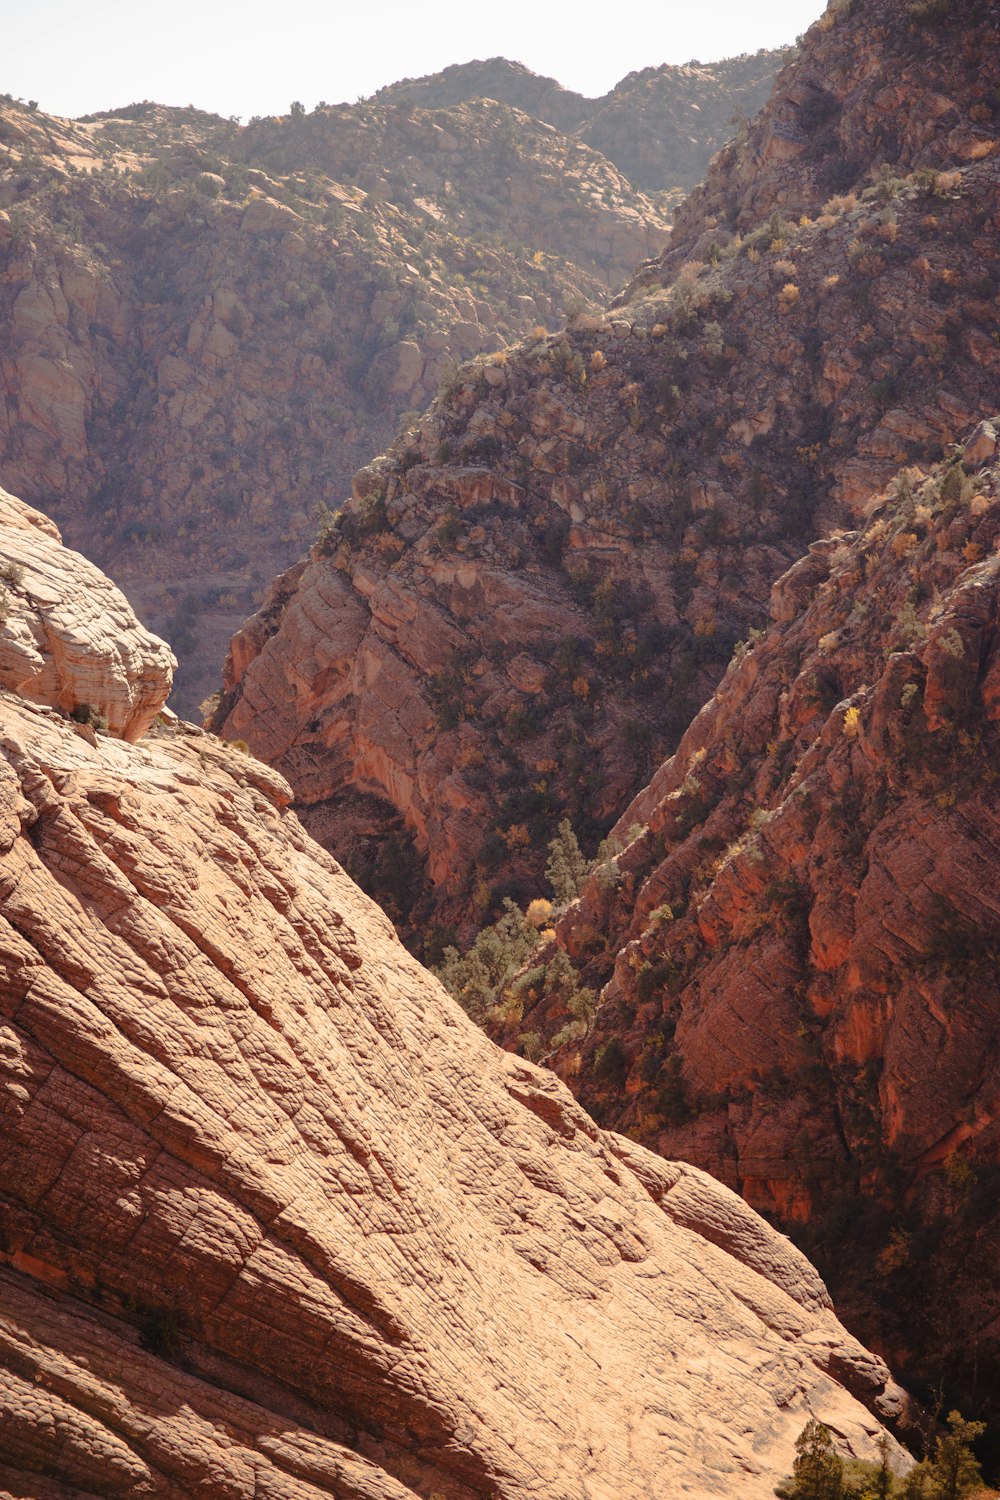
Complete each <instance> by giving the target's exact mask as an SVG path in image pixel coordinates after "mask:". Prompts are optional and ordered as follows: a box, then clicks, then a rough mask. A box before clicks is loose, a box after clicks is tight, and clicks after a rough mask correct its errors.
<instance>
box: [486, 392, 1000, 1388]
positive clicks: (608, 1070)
mask: <svg viewBox="0 0 1000 1500" xmlns="http://www.w3.org/2000/svg"><path fill="white" fill-rule="evenodd" d="M995 425H996V424H995V420H994V421H990V422H986V423H984V424H982V425H981V426H980V427H979V429H978V430H977V432H976V434H975V435H974V436H973V438H972V440H971V441H970V442H969V443H968V444H967V445H966V447H965V448H964V450H959V454H958V455H957V456H956V458H955V460H954V461H953V462H952V463H951V464H950V465H948V466H947V467H941V468H937V469H934V470H931V471H929V472H927V473H924V472H921V471H920V470H919V469H916V468H909V469H906V470H904V471H903V473H902V475H901V477H900V478H899V479H898V480H897V481H895V482H894V483H893V485H892V486H891V487H890V489H889V491H888V493H887V494H883V495H881V496H879V497H876V499H875V500H874V501H873V503H872V505H871V506H870V507H869V509H868V511H867V513H866V517H865V520H864V521H863V522H862V524H861V526H860V527H859V529H858V530H856V531H851V532H846V533H842V534H841V535H839V536H835V537H833V538H831V539H828V540H827V541H826V542H825V543H823V544H820V545H818V546H817V547H816V548H815V549H814V550H813V551H812V553H811V554H810V556H809V557H808V558H807V559H804V560H803V561H802V562H800V563H799V564H797V565H796V566H795V567H793V568H792V569H791V570H790V571H789V572H788V573H787V574H786V575H785V576H784V578H783V579H781V580H779V582H778V583H777V585H776V586H775V590H774V595H773V612H774V616H775V622H776V623H774V624H773V625H772V626H771V628H770V629H769V630H768V631H767V633H766V634H765V635H764V636H763V638H762V639H761V640H759V641H758V642H757V643H756V644H755V645H754V646H753V648H752V649H751V650H749V651H745V652H743V653H742V654H738V655H737V657H736V659H735V660H734V661H733V663H732V665H731V666H730V668H729V671H728V672H727V674H726V676H725V678H724V680H723V682H722V684H721V686H720V688H719V690H718V692H717V694H716V695H715V697H714V698H713V699H712V700H711V701H710V702H709V703H708V704H707V705H706V706H705V707H704V708H703V709H702V711H701V713H700V714H699V715H698V717H697V718H696V719H695V720H694V723H693V724H692V725H691V727H690V729H689V730H688V732H687V734H686V735H685V736H684V739H683V740H682V742H681V745H680V748H679V750H678V752H677V754H676V755H675V756H674V757H672V758H671V759H670V760H669V761H667V762H666V763H665V764H664V765H663V766H662V767H661V769H660V770H659V771H658V772H657V774H656V776H655V777H654V778H653V780H652V782H651V783H650V785H649V786H648V787H647V788H646V789H645V790H644V791H643V792H642V793H641V794H640V796H639V797H638V798H637V799H636V801H635V802H634V803H633V805H632V806H631V807H630V808H629V809H627V810H626V811H625V813H624V814H623V816H622V818H621V820H620V822H619V825H618V829H617V832H618V834H619V837H620V839H621V840H622V842H623V843H626V844H627V847H625V848H624V849H623V851H622V852H621V854H620V855H619V856H618V857H617V858H616V859H613V860H612V861H611V862H610V864H609V865H608V866H606V867H605V868H604V869H603V870H602V871H599V872H597V874H596V875H595V876H594V878H592V880H591V881H590V882H589V883H588V885H587V887H586V889H585V891H584V893H583V896H582V897H581V899H580V901H578V902H577V903H575V904H574V905H573V906H571V907H570V908H569V910H568V911H567V912H566V913H565V915H564V916H563V917H562V919H561V921H560V922H559V924H558V928H557V935H556V937H555V938H554V939H553V940H552V943H551V945H550V947H549V949H548V950H546V949H545V948H544V947H543V949H542V950H541V952H540V953H539V954H537V955H536V956H535V957H533V959H532V963H533V965H535V967H534V968H533V969H532V972H531V975H530V976H529V977H528V978H527V979H526V980H525V981H524V982H523V983H521V984H515V986H514V1004H513V1007H512V1009H513V1013H514V1015H515V1017H516V1020H515V1021H514V1022H513V1023H512V1022H511V1021H510V1019H509V1017H510V1014H511V1007H509V1008H508V1011H507V1019H506V1020H505V1018H504V1014H503V1012H502V1011H500V1010H498V1011H497V1013H496V1015H495V1017H494V1023H493V1028H492V1029H493V1030H494V1032H495V1033H496V1034H497V1035H501V1036H504V1037H505V1038H506V1040H507V1042H508V1045H511V1046H513V1047H517V1046H518V1045H521V1043H520V1035H523V1034H524V1033H527V1032H531V1033H534V1034H536V1036H540V1038H541V1043H540V1045H539V1046H538V1048H537V1050H538V1052H539V1053H540V1054H541V1055H542V1056H543V1057H545V1058H546V1059H547V1060H548V1061H549V1062H550V1064H551V1065H552V1066H553V1067H555V1068H556V1069H557V1070H558V1071H559V1072H560V1073H561V1074H562V1075H563V1076H564V1077H565V1078H566V1079H567V1080H568V1081H569V1082H570V1083H571V1085H572V1087H573V1089H574V1091H575V1092H576V1093H577V1094H578V1095H579V1097H580V1098H581V1099H582V1101H583V1102H584V1103H585V1104H586V1105H587V1107H588V1108H589V1109H591V1110H592V1111H593V1112H594V1114H595V1116H596V1118H598V1119H599V1120H600V1121H601V1122H602V1123H604V1124H606V1125H609V1126H614V1127H615V1128H617V1129H622V1130H625V1131H627V1132H628V1133H629V1134H630V1135H631V1136H634V1137H636V1138H638V1139H640V1140H642V1141H643V1142H645V1143H646V1144H647V1145H649V1146H651V1147H652V1148H654V1149H656V1150H659V1151H663V1152H665V1153H667V1154H668V1155H673V1154H677V1155H680V1156H683V1157H684V1158H685V1160H689V1161H693V1162H696V1163H698V1164H699V1165H701V1166H702V1167H705V1168H707V1169H708V1170H709V1171H711V1172H712V1173H713V1174H714V1175H715V1176H717V1177H718V1178H720V1179H721V1180H722V1181H725V1182H727V1183H729V1184H730V1185H731V1186H732V1187H733V1188H735V1189H737V1190H738V1191H740V1192H741V1193H742V1194H743V1195H744V1196H745V1197H746V1198H747V1199H748V1201H749V1202H750V1203H752V1204H753V1205H754V1206H755V1207H757V1208H758V1209H761V1210H763V1211H765V1212H767V1213H768V1214H769V1215H771V1216H772V1217H773V1218H775V1219H776V1220H777V1221H778V1222H779V1223H782V1224H784V1225H785V1226H794V1225H796V1224H797V1225H798V1226H799V1233H800V1235H801V1236H802V1242H803V1243H805V1244H806V1245H807V1246H809V1247H810V1249H811V1251H812V1253H813V1254H814V1255H815V1256H816V1257H818V1258H819V1260H820V1264H821V1267H822V1268H824V1269H825V1271H826V1273H827V1274H828V1276H829V1278H830V1279H831V1282H832V1285H833V1290H834V1295H835V1297H836V1299H837V1306H838V1309H839V1310H840V1311H841V1315H842V1316H844V1317H845V1318H846V1319H847V1321H848V1322H849V1323H850V1325H851V1326H852V1327H853V1328H854V1329H855V1330H856V1331H857V1332H858V1333H860V1334H861V1336H863V1337H864V1338H866V1339H867V1340H868V1341H869V1342H874V1343H875V1345H876V1346H877V1347H879V1348H880V1349H881V1350H882V1352H883V1353H886V1354H887V1356H888V1357H890V1358H892V1359H893V1360H894V1361H895V1362H896V1364H897V1365H898V1367H900V1368H906V1369H908V1370H909V1372H910V1373H911V1375H912V1378H913V1379H914V1380H919V1381H921V1382H923V1383H925V1385H926V1386H927V1388H930V1386H931V1385H940V1384H941V1382H942V1380H943V1381H944V1382H945V1383H946V1384H948V1385H949V1386H950V1389H951V1390H952V1391H954V1392H955V1393H956V1395H955V1397H954V1399H955V1400H956V1401H959V1400H961V1404H963V1405H965V1406H967V1407H969V1408H970V1409H971V1408H975V1407H977V1406H978V1408H979V1409H980V1411H981V1413H982V1414H983V1415H988V1416H993V1417H996V1416H998V1415H1000V1408H998V1405H997V1393H998V1392H1000V1338H998V1332H997V1330H998V1327H1000V1323H998V1313H1000V1258H998V1254H997V1246H998V1243H1000V1237H998V1229H1000V1225H998V1218H997V1199H996V1183H997V1180H998V1177H1000V1072H998V1063H997V1056H998V1048H997V1043H998V1038H1000V994H998V989H997V979H996V962H995V960H996V954H997V947H998V942H1000V911H998V907H997V897H996V859H997V854H996V851H997V846H998V841H1000V803H998V797H997V786H996V782H997V773H996V765H997V755H998V752H1000V747H998V743H997V725H998V722H1000V634H998V621H1000V550H998V547H1000V468H998V467H997V465H996V459H995V456H994V457H993V458H992V460H991V463H989V464H988V465H987V466H986V467H983V466H982V463H981V459H982V455H983V453H984V452H985V451H986V450H987V449H988V447H989V444H988V443H987V442H986V441H984V436H983V434H984V432H987V433H988V432H989V431H992V430H995ZM963 460H964V461H963ZM559 950H562V952H563V953H564V954H565V955H568V956H569V958H570V959H571V961H572V965H573V968H574V971H575V972H576V973H577V974H578V976H579V983H580V984H581V985H586V986H588V987H590V988H592V989H594V990H595V991H597V992H598V994H599V996H600V999H599V1002H598V1007H597V1013H596V1017H595V1019H594V1021H593V1024H592V1026H590V1027H589V1028H587V1027H586V1026H578V1027H577V1030H576V1034H575V1037H574V1038H573V1040H571V1041H568V1042H567V1041H566V1039H565V1037H566V1034H565V1033H563V1044H562V1045H559V1044H557V1043H554V1042H553V1040H552V1039H553V1037H554V1036H556V1035H557V1034H558V1033H559V1032H560V1030H561V1029H562V1028H563V1027H565V1025H566V1023H567V1020H569V1019H570V1018H569V1017H568V1015H567V1012H566V1009H565V1005H564V1004H561V1003H559V1002H558V1001H556V1000H554V999H553V998H552V986H551V985H549V983H548V979H547V968H548V966H549V965H551V963H552V960H553V958H554V957H555V956H556V953H557V952H558V951H559ZM563 988H564V989H565V986H564V987H563ZM970 1349H974V1350H975V1358H974V1359H973V1358H972V1357H971V1356H970Z"/></svg>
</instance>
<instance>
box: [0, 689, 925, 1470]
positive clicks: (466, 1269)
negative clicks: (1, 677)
mask: <svg viewBox="0 0 1000 1500" xmlns="http://www.w3.org/2000/svg"><path fill="white" fill-rule="evenodd" d="M0 743H2V749H3V754H2V757H0V813H2V840H3V856H2V863H0V997H2V998H0V1009H2V1018H3V1019H2V1028H0V1036H2V1044H0V1112H2V1119H3V1134H2V1145H0V1194H2V1197H0V1204H2V1206H0V1265H2V1267H3V1269H2V1270H0V1307H2V1312H0V1371H2V1377H0V1389H2V1396H0V1454H2V1457H0V1488H5V1489H6V1492H7V1493H9V1494H15V1495H26V1494H28V1493H31V1494H32V1495H37V1496H45V1497H47V1496H49V1495H50V1494H53V1495H54V1494H57V1493H58V1494H64V1493H67V1492H69V1490H70V1489H71V1490H72V1491H73V1493H76V1492H78V1491H83V1492H85V1493H87V1494H92V1495H97V1496H115V1495H123V1496H124V1495H129V1496H132V1495H163V1496H169V1497H180V1496H188V1495H195V1494H201V1493H204V1492H205V1491H206V1488H207V1489H210V1490H211V1492H212V1493H213V1494H226V1495H233V1496H244V1495H246V1496H249V1495H251V1494H260V1493H262V1492H263V1490H264V1489H265V1488H266V1489H267V1492H268V1493H269V1494H275V1495H281V1496H283V1497H288V1500H293V1497H294V1500H300V1497H301V1500H306V1497H311V1496H313V1495H318V1494H321V1493H330V1492H333V1493H336V1494H338V1495H344V1496H345V1497H346V1496H349V1497H359V1500H360V1497H365V1500H403V1497H405V1496H411V1495H412V1496H416V1495H425V1496H426V1495H429V1494H435V1495H440V1496H445V1497H449V1500H471V1497H473V1496H484V1497H485V1496H491V1497H494V1496H495V1497H500V1496H509V1497H511V1500H513V1497H515V1496H521V1495H523V1494H525V1493H526V1492H528V1491H529V1490H530V1491H531V1492H532V1493H534V1494H537V1495H538V1496H540V1497H542V1496H548V1497H551V1500H571V1497H577V1496H580V1497H582V1496H583V1495H584V1494H587V1495H589V1496H604V1497H607V1500H626V1497H635V1500H639V1497H641V1496H646V1495H648V1494H649V1493H650V1491H651V1490H655V1491H662V1490H663V1489H664V1488H666V1489H669V1490H671V1492H674V1493H676V1492H680V1491H683V1492H685V1493H689V1494H691V1495H693V1496H706V1497H707V1496H710V1495H718V1494H726V1495H746V1496H748V1497H750V1496H759V1497H761V1500H763V1497H764V1496H766V1495H767V1494H769V1493H770V1489H771V1487H772V1486H773V1483H774V1481H775V1479H776V1477H777V1476H778V1475H780V1474H781V1473H782V1472H783V1471H785V1470H787V1469H788V1467H789V1464H790V1459H791V1452H792V1442H793V1439H794V1437H795V1436H796V1434H797V1432H798V1431H799V1429H800V1428H801V1426H802V1424H803V1422H804V1420H805V1419H806V1417H807V1416H808V1415H810V1414H812V1413H815V1414H816V1415H818V1416H820V1417H821V1418H822V1419H823V1420H825V1421H827V1422H828V1423H830V1425H831V1426H832V1427H833V1428H834V1430H835V1431H836V1432H837V1434H838V1441H839V1442H840V1443H841V1444H842V1445H843V1446H844V1447H845V1448H849V1449H851V1450H852V1451H855V1452H859V1453H864V1452H869V1451H870V1450H871V1443H872V1439H873V1438H874V1437H875V1436H876V1435H877V1433H878V1431H879V1427H878V1423H877V1421H876V1420H875V1419H874V1418H873V1417H872V1416H871V1415H869V1412H868V1411H867V1410H866V1409H865V1406H863V1405H861V1404H859V1400H858V1399H856V1397H857V1398H860V1400H862V1401H864V1402H865V1403H867V1404H868V1406H870V1407H872V1408H873V1409H874V1410H875V1411H877V1412H879V1413H881V1415H882V1416H884V1417H886V1418H888V1419H894V1418H897V1417H898V1416H899V1415H900V1413H901V1411H903V1409H904V1406H905V1402H904V1398H903V1397H902V1395H901V1393H900V1392H899V1391H898V1389H897V1388H895V1387H894V1386H893V1385H892V1383H891V1381H890V1380H889V1378H888V1372H887V1370H886V1368H885V1366H884V1364H883V1363H882V1362H881V1361H880V1360H878V1359H877V1358H875V1357H874V1356H872V1355H870V1354H869V1353H867V1351H865V1350H864V1349H863V1348H862V1347H861V1346H860V1345H858V1344H857V1343H856V1341H854V1340H853V1339H851V1338H850V1336H849V1335H848V1334H847V1333H846V1332H845V1331H844V1329H843V1328H842V1327H841V1326H840V1325H839V1323H838V1322H837V1320H836V1318H835V1316H834V1314H833V1312H832V1310H831V1307H830V1303H829V1299H828V1297H827V1294H826V1291H825V1289H824V1288H823V1286H822V1284H821V1283H820V1281H819V1279H818V1277H817V1276H816V1274H815V1272H813V1270H812V1268H811V1267H810V1266H809V1264H808V1262H807V1261H805V1259H804V1258H803V1257H802V1256H801V1255H800V1254H799V1252H797V1251H796V1250H794V1249H793V1247H792V1246H791V1245H790V1244H789V1243H788V1241H786V1240H784V1239H783V1238H781V1237H780V1236H779V1235H777V1234H775V1233H774V1232H773V1231H772V1230H770V1229H768V1228H767V1226H766V1225H764V1224H763V1223H762V1222H761V1221H760V1220H759V1219H757V1218H756V1216H755V1215H753V1214H752V1213H751V1212H750V1211H749V1210H748V1209H747V1208H746V1207H745V1205H743V1204H741V1203H740V1201H739V1199H738V1198H736V1197H735V1196H734V1195H732V1194H730V1193H729V1192H728V1191H727V1190H726V1189H725V1188H723V1187H721V1186H720V1185H719V1184H717V1183H715V1182H713V1181H712V1180H711V1179H710V1178H709V1177H706V1176H705V1175H704V1174H702V1173H699V1172H698V1171H696V1170H695V1169H694V1168H691V1167H687V1166H682V1165H680V1164H678V1163H670V1162H664V1161H661V1160H660V1159H658V1158H656V1157H654V1156H652V1155H650V1154H649V1153H648V1152H646V1151H644V1150H643V1149H642V1148H641V1147H639V1146H637V1145H634V1144H632V1143H631V1142H628V1141H626V1140H624V1139H622V1138H620V1137H617V1136H614V1135H606V1134H603V1133H602V1132H601V1131H599V1130H598V1129H597V1128H596V1126H594V1125H593V1123H592V1122H591V1121H590V1119H589V1118H588V1117H587V1116H586V1115H585V1114H584V1112H583V1111H582V1110H581V1109H580V1108H579V1106H578V1105H576V1104H575V1103H574V1102H573V1100H572V1098H571V1096H570V1095H569V1094H568V1092H567V1091H566V1090H565V1088H564V1087H563V1085H562V1084H560V1083H559V1082H558V1081H557V1080H556V1079H555V1078H554V1077H553V1076H552V1075H551V1074H550V1073H547V1072H545V1071H544V1070H541V1069H538V1068H536V1067H534V1066H533V1065H532V1064H530V1063H527V1062H523V1061H521V1060H519V1059H516V1058H513V1057H511V1056H509V1055H507V1054H504V1053H502V1052H500V1051H499V1050H498V1049H497V1048H496V1047H495V1046H494V1045H493V1044H492V1043H491V1042H489V1041H488V1040H487V1038H486V1037H485V1036H483V1034H482V1033H481V1032H480V1031H478V1030H477V1029H476V1028H475V1027H473V1026H472V1024H471V1022H469V1021H468V1020H467V1018H466V1017H465V1016H464V1015H463V1014H462V1013H461V1012H460V1011H459V1010H458V1008H457V1007H456V1006H455V1005H454V1003H453V1002H452V1001H451V1000H450V999H449V998H448V997H447V996H446V995H445V993H444V992H443V991H442V990H441V988H440V987H439V986H438V985H437V984H436V983H435V981H433V980H432V979H431V978H430V976H429V975H428V974H426V972H424V971H423V970H422V969H421V968H420V967H419V966H418V965H417V963H416V962H415V960H413V959H412V958H411V957H410V956H409V955H408V954H407V953H406V951H405V950H404V949H403V948H402V947H401V946H400V944H399V942H398V940H397V939H396V938H395V936H394V934H393V933H392V930H391V928H390V926H389V924H388V922H387V921H386V919H385V918H384V917H383V916H382V914H381V913H380V912H379V911H378V910H377V908H375V907H374V906H373V905H372V904H371V903H370V902H369V901H368V900H367V899H366V898H365V897H364V896H362V895H361V893H360V892H359V891H358V890H357V889H356V887H354V886H353V885H352V884H351V882H350V881H348V880H347V879H346V877H345V876H344V875H343V874H342V872H341V871H340V870H339V869H338V867H337V866H336V865H335V864H334V862H333V861H332V860H331V859H330V858H329V856H328V855H326V854H324V853H323V851H322V850H321V849H320V848H319V847H318V846H317V845H315V844H314V843H313V842H312V841H311V840H310V839H309V838H308V837H307V835H306V834H305V833H304V832H303V831H302V829H301V827H300V826H299V824H298V823H297V821H296V819H295V818H294V816H292V815H290V814H288V813H283V812H282V811H281V810H280V809H281V806H282V804H283V803H284V802H285V801H286V800H287V797H288V795H289V794H288V789H287V788H285V787H283V786H282V784H281V783H280V780H279V779H278V778H276V777H275V775H274V773H273V772H270V771H268V770H267V769H266V768H265V767H262V766H260V765H259V763H258V762H255V761H253V760H251V759H250V758H248V757H247V756H245V755H242V754H241V753H240V752H238V751H235V750H233V749H230V748H228V747H225V746H223V745H221V744H219V743H218V742H217V741H215V740H214V739H212V738H210V737H208V736H205V735H203V734H201V733H199V732H197V731H192V730H190V729H185V728H183V727H181V728H179V729H174V730H172V731H171V730H169V729H166V728H164V727H162V726H161V727H160V728H159V729H157V730H156V731H154V733H153V734H152V735H150V736H148V737H147V738H146V739H145V740H144V741H143V742H142V743H141V744H139V745H136V746H130V745H128V744H126V743H124V742H122V741H118V740H113V739H110V738H105V737H102V738H101V739H99V740H98V742H97V743H96V744H95V745H94V746H91V745H89V744H87V743H86V742H85V741H83V740H81V739H80V738H78V737H77V736H75V735H73V734H72V733H71V731H70V729H69V728H68V727H67V726H65V725H64V724H63V723H62V722H60V721H59V720H58V719H56V718H55V717H54V716H53V715H52V714H50V713H46V712H45V711H43V710H41V709H39V708H37V707H34V706H32V705H28V704H26V703H24V702H20V701H18V700H16V699H14V698H13V697H12V696H11V695H9V694H0ZM845 1387H846V1388H845ZM849 1390H850V1391H852V1392H854V1393H855V1394H854V1395H851V1394H849V1393H848V1391H849ZM900 1462H903V1460H902V1459H900ZM41 1475H44V1476H46V1477H45V1479H44V1480H43V1479H42V1478H41V1477H40V1476H41ZM35 1485H38V1486H39V1488H32V1486H35Z"/></svg>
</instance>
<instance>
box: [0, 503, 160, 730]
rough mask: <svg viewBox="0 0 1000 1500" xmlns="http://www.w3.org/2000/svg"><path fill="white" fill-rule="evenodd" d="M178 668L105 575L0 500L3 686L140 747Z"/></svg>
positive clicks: (32, 516) (43, 523) (45, 523)
mask: <svg viewBox="0 0 1000 1500" xmlns="http://www.w3.org/2000/svg"><path fill="white" fill-rule="evenodd" d="M175 666H176V662H175V660H174V657H173V654H172V653H171V651H170V649H169V647H167V646H166V645H165V644H164V642H163V641H161V640H158V639H157V637H156V636H154V635H151V634H150V632H149V631H148V630H144V629H143V627H142V626H141V625H140V624H139V621H138V620H137V619H136V617H135V615H134V613H133V611H132V609H131V606H130V605H129V603H128V600H127V599H126V598H125V597H124V595H123V594H121V593H119V591H118V589H116V588H115V586H114V584H113V583H111V582H110V581H109V579H107V578H106V577H105V576H104V574H103V573H101V572H100V571H99V570H98V569H97V568H95V567H94V566H93V564H92V563H88V562H87V560H86V559H85V558H83V557H81V556H80V555H79V554H78V553H75V552H69V551H67V550H66V549H65V548H64V547H63V546H62V543H61V539H60V536H59V532H58V530H57V529H56V527H55V526H54V525H53V523H52V522H51V521H50V520H49V519H48V518H47V517H46V516H43V515H42V514H41V513H40V512H39V511H36V510H32V509H31V508H30V506H27V505H23V504H22V503H21V501H20V500H16V499H15V498H14V496H13V495H8V494H7V492H6V491H5V490H0V685H2V686H3V687H4V688H8V689H10V690H12V691H13V692H15V693H18V694H19V695H20V696H22V697H25V698H31V699H33V700H34V701H36V702H38V703H44V704H47V705H49V706H50V707H53V708H59V709H62V710H63V711H64V712H65V713H73V712H74V711H76V712H77V713H78V714H81V715H82V716H83V717H84V718H86V719H90V718H92V717H94V716H100V718H101V720H103V724H104V727H105V728H107V729H108V730H109V731H110V732H111V733H112V734H115V735H119V736H121V737H122V738H124V739H127V740H137V739H138V738H139V737H140V735H141V734H143V732H144V731H145V730H146V729H148V728H149V725H150V724H151V723H152V722H153V720H154V719H155V718H156V716H157V714H158V713H159V711H160V709H161V708H162V707H163V704H164V702H165V701H166V698H167V694H168V693H169V692H170V683H171V679H172V675H173V670H174V667H175Z"/></svg>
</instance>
